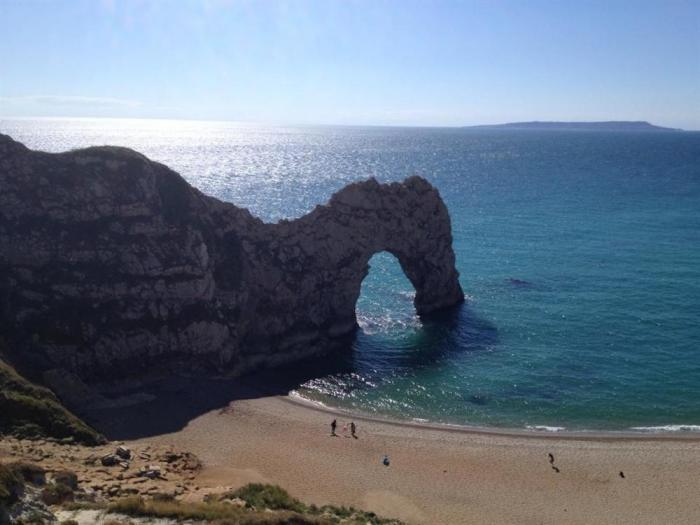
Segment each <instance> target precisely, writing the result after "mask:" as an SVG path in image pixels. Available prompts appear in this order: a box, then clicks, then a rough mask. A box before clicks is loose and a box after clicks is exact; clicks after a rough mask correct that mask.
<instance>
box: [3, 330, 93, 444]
mask: <svg viewBox="0 0 700 525" xmlns="http://www.w3.org/2000/svg"><path fill="white" fill-rule="evenodd" d="M1 346H2V342H1V341H0V348H1ZM0 434H12V435H15V436H17V437H20V438H38V437H53V438H59V439H61V438H73V439H74V440H75V441H76V442H79V443H82V444H85V445H98V444H101V443H104V442H105V438H104V437H103V436H102V435H100V434H99V433H98V432H96V431H95V430H93V429H92V428H90V427H89V426H88V425H86V424H85V423H84V422H83V421H81V420H80V419H78V418H77V417H76V416H75V415H73V414H71V413H70V412H69V411H68V410H66V409H65V408H64V407H63V405H61V402H60V401H59V400H58V398H57V397H56V396H55V395H54V393H53V392H51V390H49V389H48V388H44V387H41V386H37V385H35V384H33V383H30V382H29V381H27V380H26V379H24V378H23V377H22V376H20V375H19V374H18V373H17V371H16V370H15V369H14V368H12V367H11V366H10V365H8V364H7V363H5V362H4V361H2V360H1V359H0Z"/></svg>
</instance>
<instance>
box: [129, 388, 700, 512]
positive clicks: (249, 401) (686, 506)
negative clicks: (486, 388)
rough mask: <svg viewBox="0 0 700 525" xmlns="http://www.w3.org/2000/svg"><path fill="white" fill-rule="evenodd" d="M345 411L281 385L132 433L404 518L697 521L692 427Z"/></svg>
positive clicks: (699, 468) (224, 477) (214, 465)
mask: <svg viewBox="0 0 700 525" xmlns="http://www.w3.org/2000/svg"><path fill="white" fill-rule="evenodd" d="M334 417H337V418H338V423H339V425H338V434H339V436H338V437H332V436H330V426H329V424H330V422H331V420H332V419H333V418H334ZM350 420H351V417H350V416H348V415H346V414H341V413H336V414H334V413H331V412H329V411H326V410H323V409H318V408H314V407H309V406H305V405H303V404H300V403H298V402H296V401H293V400H290V399H289V398H287V397H285V396H266V397H259V398H254V397H250V398H244V399H240V400H237V401H234V402H232V403H230V404H228V405H227V406H224V407H222V408H217V409H215V410H211V411H209V412H207V413H204V414H202V415H200V416H198V417H195V418H194V419H192V420H191V421H190V422H189V423H187V424H186V426H184V427H183V428H182V429H180V430H176V431H174V432H171V433H166V434H161V435H151V436H148V437H144V438H143V439H142V441H147V442H150V443H157V444H163V445H173V446H175V447H177V448H179V449H184V450H188V451H191V452H194V453H195V454H197V455H198V456H199V457H200V459H202V461H203V462H204V465H205V466H204V469H203V470H202V472H201V473H200V475H199V477H198V478H197V480H196V481H197V483H198V484H199V485H200V486H202V487H205V486H206V487H210V488H214V487H217V486H220V487H236V486H240V485H243V484H245V483H249V482H253V481H261V482H269V483H276V484H279V485H281V486H283V487H284V488H286V489H287V490H288V491H289V492H290V493H291V494H292V495H294V496H296V497H298V498H300V499H302V500H304V501H306V502H309V503H316V504H324V503H334V504H338V505H353V506H356V507H361V508H364V509H366V510H371V511H374V512H377V513H378V514H381V515H384V516H386V517H395V518H400V519H403V520H405V521H407V522H409V523H426V524H457V523H474V524H530V523H532V524H535V523H537V524H586V525H590V524H670V523H673V524H686V523H687V524H697V523H700V498H698V494H699V493H700V440H698V439H697V438H695V437H692V436H691V437H688V436H671V435H668V434H666V435H662V436H648V437H647V436H639V435H636V436H622V435H621V436H617V435H610V434H602V435H585V436H572V435H558V434H551V435H542V434H531V433H517V432H513V433H508V432H505V433H502V432H490V431H483V430H471V431H470V430H466V431H465V430H461V429H460V430H456V429H442V428H434V427H430V426H423V425H412V424H408V425H406V424H401V423H395V422H387V421H380V420H372V419H365V418H357V417H355V419H354V420H355V422H356V423H357V427H358V432H357V435H358V438H357V439H354V438H352V437H350V436H349V432H347V433H344V432H343V427H344V426H345V425H346V424H349V422H350ZM384 454H387V455H389V458H390V460H391V465H390V466H389V467H385V466H384V465H382V463H381V460H382V458H383V456H384ZM548 454H552V455H553V457H554V463H553V465H552V464H550V458H549V456H548ZM553 466H554V467H556V468H557V469H558V470H559V472H556V471H555V470H554V469H553V468H552V467H553ZM620 471H622V472H623V473H624V476H625V477H624V478H622V477H621V476H620Z"/></svg>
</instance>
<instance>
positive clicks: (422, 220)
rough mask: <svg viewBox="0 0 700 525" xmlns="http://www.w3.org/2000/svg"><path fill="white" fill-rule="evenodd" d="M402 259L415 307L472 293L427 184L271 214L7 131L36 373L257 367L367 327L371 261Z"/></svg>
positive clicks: (9, 271) (133, 165)
mask: <svg viewBox="0 0 700 525" xmlns="http://www.w3.org/2000/svg"><path fill="white" fill-rule="evenodd" d="M383 250H386V251H389V252H391V253H392V254H394V255H395V256H396V257H397V258H398V260H399V262H400V264H401V267H402V268H403V270H404V272H405V273H406V275H407V276H408V278H409V279H410V281H411V282H412V283H413V286H414V287H415V289H416V296H415V306H416V310H417V311H418V313H419V314H428V313H431V312H434V311H436V310H439V309H442V308H445V307H449V306H452V305H455V304H457V303H459V302H461V301H462V300H463V294H462V290H461V288H460V285H459V282H458V274H457V272H456V270H455V257H454V253H453V251H452V236H451V227H450V218H449V214H448V211H447V208H446V207H445V205H444V203H443V201H442V199H441V198H440V195H439V194H438V192H437V190H436V189H435V188H433V187H432V186H431V185H430V184H429V183H428V182H426V181H425V180H424V179H421V178H419V177H411V178H408V179H406V180H405V181H404V182H402V183H392V184H379V183H378V182H377V181H375V180H368V181H365V182H360V183H356V184H351V185H349V186H347V187H346V188H344V189H343V190H341V191H339V192H338V193H336V194H335V195H333V197H332V198H331V199H330V201H329V202H328V204H326V205H323V206H318V207H317V208H316V209H315V210H313V211H312V212H311V213H309V214H308V215H305V216H304V217H301V218H299V219H296V220H292V221H281V222H280V223H278V224H265V223H263V222H262V221H260V220H259V219H257V218H255V217H253V216H252V215H251V214H250V213H249V212H248V211H247V210H244V209H240V208H237V207H236V206H234V205H232V204H228V203H224V202H221V201H219V200H217V199H214V198H212V197H208V196H206V195H204V194H202V193H201V192H199V191H198V190H197V189H195V188H193V187H192V186H190V185H189V184H188V183H187V182H185V180H184V179H182V177H180V176H179V175H178V174H177V173H175V172H173V171H172V170H170V169H168V168H167V167H166V166H164V165H162V164H159V163H156V162H153V161H150V160H149V159H147V158H146V157H144V156H143V155H140V154H139V153H136V152H135V151H132V150H129V149H125V148H117V147H93V148H87V149H82V150H77V151H71V152H66V153H60V154H50V153H43V152H38V151H31V150H29V149H27V148H26V147H25V146H23V145H22V144H20V143H18V142H15V141H13V140H12V139H11V138H10V137H7V136H4V135H0V323H1V326H0V329H1V330H2V334H3V335H4V337H5V338H6V339H7V340H8V342H10V343H11V344H10V345H8V346H9V347H10V348H20V349H22V351H21V353H20V354H21V355H14V356H12V357H13V358H14V359H21V360H23V362H25V363H27V364H30V365H31V366H32V367H33V369H39V370H50V369H56V368H60V369H66V370H70V371H71V372H72V373H76V374H78V375H79V376H81V377H82V378H83V379H85V380H90V381H91V380H94V379H99V378H100V377H103V376H105V375H109V376H119V375H120V374H123V373H124V372H125V371H126V370H129V371H130V372H131V373H133V371H134V369H135V368H144V367H151V366H153V365H154V364H157V365H159V366H164V365H166V364H168V365H172V366H178V367H180V366H182V363H185V364H186V365H187V366H188V367H191V366H214V367H217V368H224V369H227V370H233V371H239V372H242V371H245V370H250V369H252V368H255V367H258V366H268V365H278V364H281V363H285V362H291V361H294V360H297V359H299V358H302V357H307V356H312V355H317V354H320V353H322V352H324V351H326V350H327V349H329V348H331V347H332V343H333V342H334V341H337V340H338V338H342V337H344V336H347V335H349V334H352V332H353V331H354V329H355V327H356V319H355V303H356V300H357V298H358V296H359V293H360V284H361V282H362V280H363V278H364V277H365V275H366V274H367V271H368V261H369V259H370V257H371V256H372V255H373V254H375V253H377V252H379V251H383Z"/></svg>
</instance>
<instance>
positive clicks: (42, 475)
mask: <svg viewBox="0 0 700 525" xmlns="http://www.w3.org/2000/svg"><path fill="white" fill-rule="evenodd" d="M5 467H6V468H8V469H10V470H11V471H12V472H14V473H15V474H16V475H17V476H19V477H20V478H22V480H23V481H24V482H26V483H31V484H32V485H43V484H44V483H46V471H45V470H44V469H43V468H42V467H40V466H39V465H35V464H34V463H27V462H25V461H15V462H14V463H9V464H7V465H5Z"/></svg>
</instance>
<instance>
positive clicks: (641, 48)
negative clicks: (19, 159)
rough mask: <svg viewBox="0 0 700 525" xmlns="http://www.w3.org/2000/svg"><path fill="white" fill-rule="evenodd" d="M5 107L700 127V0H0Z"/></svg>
mask: <svg viewBox="0 0 700 525" xmlns="http://www.w3.org/2000/svg"><path fill="white" fill-rule="evenodd" d="M0 56H2V57H3V58H2V60H1V61H0V115H2V116H71V117H93V116H109V117H148V118H150V117H155V118H188V119H216V120H242V121H260V122H271V123H300V124H303V123H320V124H324V123H325V124H378V125H447V126H453V125H468V124H481V123H497V122H505V121H518V120H535V119H539V120H607V119H615V120H617V119H619V120H649V121H652V122H654V123H657V124H661V125H669V126H674V127H683V128H689V129H700V1H696V0H693V1H674V0H665V1H655V2H647V1H643V0H634V1H628V2H619V1H600V2H596V1H593V0H576V1H574V0H572V1H565V0H562V1H547V2H545V1H536V0H534V1H524V0H523V1H498V0H489V1H476V0H474V1H462V2H457V1H452V2H448V1H433V2H428V1H422V2H417V1H411V0H392V1H389V0H368V1H354V0H347V1H342V2H341V1H332V0H319V1H279V2H274V1H271V0H265V1H263V0H260V1H244V0H240V1H224V0H218V1H217V0H199V1H194V0H170V1H166V0H161V1H139V0H125V1H120V0H112V1H102V2H100V1H98V0H85V1H81V0H72V1H68V0H65V1H64V0H60V1H49V0H43V1H38V0H0Z"/></svg>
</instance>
